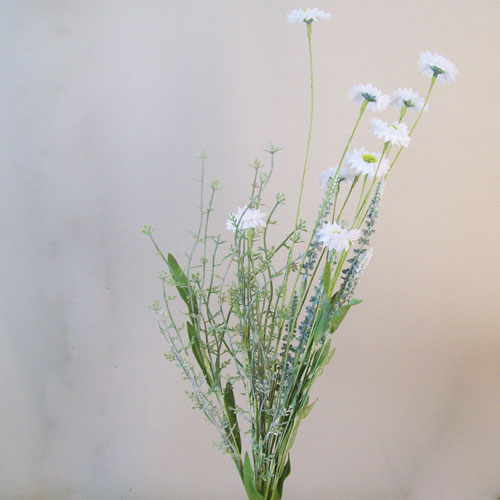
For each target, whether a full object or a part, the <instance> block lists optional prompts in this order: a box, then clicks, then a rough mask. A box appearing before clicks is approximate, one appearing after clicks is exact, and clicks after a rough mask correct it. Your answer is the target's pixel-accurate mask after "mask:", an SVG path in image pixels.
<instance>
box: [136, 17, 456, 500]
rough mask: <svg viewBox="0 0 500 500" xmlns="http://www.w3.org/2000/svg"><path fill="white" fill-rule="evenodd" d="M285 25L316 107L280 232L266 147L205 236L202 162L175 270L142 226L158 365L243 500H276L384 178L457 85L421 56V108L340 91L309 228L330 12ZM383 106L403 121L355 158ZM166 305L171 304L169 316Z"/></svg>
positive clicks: (364, 258)
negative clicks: (194, 207)
mask: <svg viewBox="0 0 500 500" xmlns="http://www.w3.org/2000/svg"><path fill="white" fill-rule="evenodd" d="M287 17H288V20H289V21H290V22H292V23H304V24H305V27H306V34H307V41H308V49H309V63H310V81H311V108H310V122H309V130H308V136H307V137H308V138H307V146H306V152H305V160H304V165H303V170H302V177H301V185H300V190H299V196H298V202H297V210H296V215H295V220H294V221H292V224H291V225H290V227H289V229H288V231H287V232H286V234H284V235H283V236H282V238H281V240H277V241H279V242H278V243H275V244H271V243H270V233H271V232H272V230H273V229H274V225H275V224H276V217H277V214H278V209H279V208H280V206H281V205H282V204H283V203H285V197H284V195H282V194H280V193H278V194H277V195H276V197H275V200H274V203H272V204H271V205H270V208H269V209H268V210H266V212H264V211H263V208H264V201H263V199H264V198H263V196H264V191H265V189H266V187H267V185H268V182H269V179H270V177H271V175H272V173H273V168H274V164H275V160H276V156H277V154H278V152H279V151H280V148H279V147H277V146H275V145H273V144H271V145H270V146H269V148H268V149H267V150H266V151H267V154H268V155H269V166H268V168H266V167H265V166H264V164H263V163H262V162H261V161H258V160H256V161H255V162H254V164H253V165H252V166H251V167H252V169H253V180H252V183H251V189H250V195H249V198H248V201H247V203H246V204H245V205H243V206H241V207H239V208H238V209H237V210H236V211H235V212H234V213H232V214H230V215H229V217H228V218H227V221H226V227H227V230H228V232H227V233H226V235H224V236H222V235H220V234H217V235H214V234H211V233H210V231H209V223H210V219H211V218H212V217H213V216H212V212H213V200H214V195H215V193H216V191H217V189H218V188H219V184H218V182H217V181H215V182H213V183H211V184H210V185H209V186H208V187H207V186H206V182H205V161H206V159H207V156H206V155H205V154H204V153H202V154H201V155H200V160H201V193H200V221H199V225H198V228H197V230H196V231H195V232H194V233H193V236H194V245H193V248H192V250H191V251H190V252H189V253H186V256H185V263H184V265H182V266H181V265H180V264H179V263H178V261H177V260H176V258H175V257H174V256H173V255H171V254H165V253H163V252H162V251H161V249H160V248H159V247H158V245H157V243H156V241H155V239H154V237H153V229H152V228H151V227H150V226H146V227H144V229H143V232H144V233H145V234H146V235H148V236H149V238H150V239H151V241H152V243H153V245H154V247H155V249H156V251H157V252H158V254H159V256H160V257H161V259H163V262H164V264H165V266H166V267H165V269H164V270H162V271H160V274H159V278H160V280H161V283H162V299H161V300H159V301H157V302H155V303H154V304H153V309H154V310H155V311H156V314H157V318H158V324H159V327H160V331H161V333H162V335H163V336H164V338H165V340H166V342H167V345H168V353H166V354H165V357H166V358H167V359H168V360H171V361H173V362H174V363H176V364H177V366H178V367H179V368H180V370H181V372H182V374H183V376H184V377H185V378H186V379H187V380H188V381H189V382H190V384H191V388H192V390H191V392H190V393H189V397H190V398H191V400H192V402H193V405H194V407H195V408H198V409H200V410H201V411H202V412H203V413H204V415H205V417H206V418H207V419H208V421H209V422H210V423H212V424H213V426H214V427H215V428H216V430H217V432H218V435H219V442H218V446H219V447H220V449H221V450H222V451H223V452H225V453H227V454H228V455H229V456H230V457H231V459H232V460H233V462H234V464H235V466H236V469H237V471H238V474H239V475H240V477H241V479H242V482H243V485H244V487H245V490H246V493H247V496H248V498H249V499H250V500H279V499H281V498H282V497H283V485H284V481H285V479H286V478H287V477H288V475H289V474H290V471H291V461H290V450H291V448H292V446H293V443H294V440H295V436H296V434H297V430H298V428H299V426H300V423H301V422H302V421H303V420H304V419H305V418H306V417H307V415H308V414H309V412H310V411H311V409H312V407H313V405H314V403H311V400H310V391H311V388H312V386H313V384H314V381H315V380H316V379H317V378H318V377H319V376H320V375H321V373H322V372H323V370H324V368H325V366H326V365H327V364H328V363H329V362H330V360H331V359H332V356H333V354H334V351H335V350H334V348H333V347H332V334H333V333H334V332H335V331H336V330H337V329H338V328H339V327H340V325H341V323H342V321H343V319H344V318H345V316H346V315H347V313H348V312H349V310H350V309H351V308H352V307H354V306H355V305H356V304H359V302H360V300H358V299H356V298H354V294H355V291H356V286H357V284H358V282H359V279H360V276H361V274H362V273H363V271H364V269H365V268H366V266H367V264H368V262H369V261H370V258H371V256H372V253H373V250H372V248H371V247H370V238H371V236H372V235H373V233H374V231H375V224H376V222H377V217H378V213H379V206H380V202H381V198H382V194H383V191H384V187H385V184H386V182H387V178H388V176H389V174H390V172H391V171H392V168H393V167H394V164H395V163H396V161H397V160H398V159H399V157H400V155H401V153H402V151H403V149H404V148H407V147H408V146H409V145H410V142H411V140H412V135H413V132H414V130H415V128H416V126H417V125H418V123H419V121H420V119H421V117H422V115H423V113H424V112H425V111H426V110H427V108H428V101H429V97H430V95H431V92H432V89H433V87H434V84H435V83H436V81H441V82H444V83H451V82H452V81H454V80H455V79H456V75H457V69H456V67H455V66H454V64H452V63H451V62H450V61H448V60H447V59H445V58H444V57H443V56H441V55H440V54H432V53H431V52H422V53H421V55H420V60H419V61H418V69H419V70H420V72H421V73H423V74H424V75H427V76H429V77H430V78H431V81H430V86H429V88H428V91H427V94H426V95H425V98H422V97H420V96H419V95H418V94H417V93H416V92H414V91H413V90H412V89H409V88H398V89H396V90H395V91H394V92H393V93H392V96H389V95H386V94H384V93H383V92H382V91H381V90H380V89H378V88H377V87H375V86H373V85H372V84H366V85H364V84H360V85H356V86H354V87H353V88H352V89H351V90H350V91H349V93H348V97H349V99H351V100H352V101H353V102H354V103H355V104H357V105H359V108H358V113H357V117H356V119H355V123H354V128H353V130H352V132H351V134H350V136H349V138H348V140H347V144H346V145H345V148H344V150H343V153H342V155H341V157H340V158H339V160H338V163H337V164H336V165H335V166H334V167H329V168H328V169H326V170H325V171H324V172H323V173H322V174H321V176H320V182H319V183H320V187H321V188H322V190H323V196H322V199H321V202H320V203H319V212H318V214H317V217H316V219H315V220H314V221H313V222H312V224H310V225H309V224H307V223H306V222H305V221H303V220H302V219H301V218H300V213H301V204H302V195H303V191H304V183H305V179H306V173H307V168H308V159H309V149H310V143H311V131H312V123H313V112H314V109H313V103H314V85H313V70H312V68H313V66H312V45H311V35H312V27H313V24H314V23H316V22H317V21H321V20H327V19H329V18H330V14H329V13H327V12H324V11H321V10H319V9H305V10H301V9H297V10H293V11H292V12H290V13H289V14H288V16H287ZM389 105H392V106H393V107H395V108H396V109H397V111H398V116H397V117H396V119H395V120H391V121H389V122H386V121H383V120H381V119H380V118H377V117H372V119H371V124H372V132H373V134H374V135H375V136H376V137H377V138H379V139H380V140H381V142H380V150H379V151H375V152H369V151H367V150H366V149H365V148H363V147H360V148H358V149H352V150H350V148H351V143H352V142H353V138H354V137H355V134H356V132H357V130H358V126H359V124H360V123H361V121H362V118H363V116H364V115H365V113H366V112H367V111H371V112H380V111H384V110H385V109H386V108H387V107H388V106H389ZM408 110H410V111H412V112H414V113H416V117H415V119H414V120H413V123H411V124H407V123H405V122H404V121H403V120H404V118H405V117H406V113H407V111H408ZM207 190H208V197H207V193H206V191H207ZM172 291H174V293H172ZM175 299H180V305H179V306H176V307H175V308H174V307H173V301H174V300H175ZM245 435H246V436H247V440H246V441H247V443H246V447H245V446H244V444H245V443H244V439H243V438H244V436H245Z"/></svg>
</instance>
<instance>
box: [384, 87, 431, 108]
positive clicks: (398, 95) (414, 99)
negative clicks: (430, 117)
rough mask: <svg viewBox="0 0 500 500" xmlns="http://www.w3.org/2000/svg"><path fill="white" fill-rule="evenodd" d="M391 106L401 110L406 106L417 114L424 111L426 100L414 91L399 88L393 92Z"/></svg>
mask: <svg viewBox="0 0 500 500" xmlns="http://www.w3.org/2000/svg"><path fill="white" fill-rule="evenodd" d="M391 105H392V106H394V107H395V108H396V109H401V108H402V107H403V106H406V107H407V108H408V109H411V110H412V111H414V112H415V113H418V112H419V111H421V110H422V108H423V106H424V100H423V99H422V98H421V97H420V96H419V95H418V94H417V93H416V92H414V91H413V90H412V89H406V88H405V89H403V88H401V87H400V88H398V89H396V90H393V92H392V96H391ZM427 108H428V106H427V104H426V105H425V111H427Z"/></svg>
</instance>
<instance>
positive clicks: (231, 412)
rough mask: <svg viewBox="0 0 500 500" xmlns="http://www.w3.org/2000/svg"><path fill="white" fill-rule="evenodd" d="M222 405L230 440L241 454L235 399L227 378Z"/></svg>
mask: <svg viewBox="0 0 500 500" xmlns="http://www.w3.org/2000/svg"><path fill="white" fill-rule="evenodd" d="M224 406H225V407H226V413H227V420H228V423H229V427H230V431H229V433H230V435H231V438H232V441H233V442H234V443H235V444H236V447H237V448H238V452H239V453H240V454H241V436H240V427H239V425H238V419H237V417H236V412H235V408H236V401H235V399H234V392H233V386H232V385H231V382H230V381H229V380H228V381H227V383H226V387H225V389H224Z"/></svg>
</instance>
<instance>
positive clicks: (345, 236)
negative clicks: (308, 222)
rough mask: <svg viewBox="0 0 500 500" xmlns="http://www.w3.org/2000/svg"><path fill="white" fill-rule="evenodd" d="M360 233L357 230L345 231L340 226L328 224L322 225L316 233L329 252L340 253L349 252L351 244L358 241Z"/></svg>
mask: <svg viewBox="0 0 500 500" xmlns="http://www.w3.org/2000/svg"><path fill="white" fill-rule="evenodd" d="M360 236H361V231H360V230H359V229H351V230H348V229H345V228H343V227H342V226H341V225H340V224H337V223H335V222H334V223H333V224H328V222H325V223H323V225H322V226H321V227H320V228H319V231H318V239H319V241H320V242H321V243H323V245H324V246H325V247H328V249H329V250H335V251H336V252H341V251H342V250H345V251H347V250H349V247H350V246H351V244H352V243H353V242H354V241H356V240H357V239H359V237H360Z"/></svg>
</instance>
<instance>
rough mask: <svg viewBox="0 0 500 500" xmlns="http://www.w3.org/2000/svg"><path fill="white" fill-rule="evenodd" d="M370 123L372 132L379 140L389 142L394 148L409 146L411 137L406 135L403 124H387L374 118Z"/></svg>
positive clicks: (406, 129) (406, 131) (406, 130)
mask: <svg viewBox="0 0 500 500" xmlns="http://www.w3.org/2000/svg"><path fill="white" fill-rule="evenodd" d="M371 123H372V125H373V129H372V132H373V134H374V135H375V136H376V137H378V138H379V139H383V140H384V142H390V143H391V144H392V145H394V146H403V147H404V148H407V147H408V146H409V144H410V141H411V137H410V136H409V135H408V127H407V126H406V124H405V123H402V122H401V123H398V122H392V123H387V122H384V121H383V120H381V119H380V118H375V117H373V118H372V119H371Z"/></svg>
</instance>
